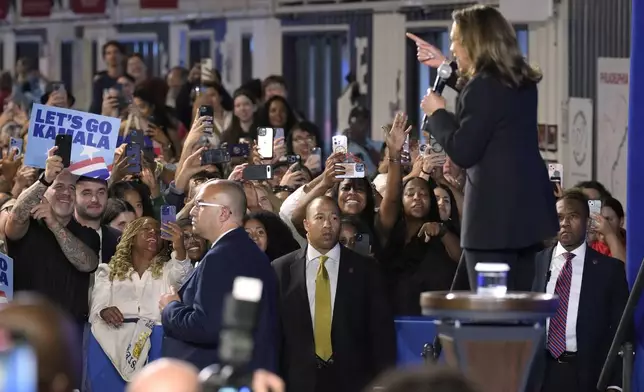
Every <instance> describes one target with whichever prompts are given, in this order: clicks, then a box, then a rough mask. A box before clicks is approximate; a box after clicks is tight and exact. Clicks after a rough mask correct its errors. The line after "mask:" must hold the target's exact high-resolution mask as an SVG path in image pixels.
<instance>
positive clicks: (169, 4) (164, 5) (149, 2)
mask: <svg viewBox="0 0 644 392" xmlns="http://www.w3.org/2000/svg"><path fill="white" fill-rule="evenodd" d="M140 1H141V8H154V9H177V8H179V0H140Z"/></svg>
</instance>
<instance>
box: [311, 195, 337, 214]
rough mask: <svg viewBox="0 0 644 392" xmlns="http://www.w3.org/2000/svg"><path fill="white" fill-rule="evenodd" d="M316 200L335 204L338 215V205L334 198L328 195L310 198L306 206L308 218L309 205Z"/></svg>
mask: <svg viewBox="0 0 644 392" xmlns="http://www.w3.org/2000/svg"><path fill="white" fill-rule="evenodd" d="M316 201H319V202H328V203H331V204H333V205H334V206H335V209H336V212H337V213H338V215H340V207H338V203H337V202H336V201H335V200H333V199H332V198H331V197H329V196H318V197H316V198H315V199H313V200H311V202H310V203H309V204H308V205H307V206H306V216H307V218H308V215H309V210H310V209H311V206H312V205H313V203H314V202H316Z"/></svg>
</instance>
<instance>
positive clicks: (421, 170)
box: [420, 169, 432, 176]
mask: <svg viewBox="0 0 644 392" xmlns="http://www.w3.org/2000/svg"><path fill="white" fill-rule="evenodd" d="M420 172H421V173H422V174H427V175H428V176H431V175H432V173H427V172H426V171H425V170H423V169H420Z"/></svg>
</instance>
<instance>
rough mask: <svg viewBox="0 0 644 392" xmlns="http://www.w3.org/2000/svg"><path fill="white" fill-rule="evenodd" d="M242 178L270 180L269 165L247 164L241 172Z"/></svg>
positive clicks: (271, 174)
mask: <svg viewBox="0 0 644 392" xmlns="http://www.w3.org/2000/svg"><path fill="white" fill-rule="evenodd" d="M242 177H243V178H244V180H251V181H252V180H270V179H271V178H273V171H272V170H271V165H249V166H246V167H245V168H244V171H243V172H242Z"/></svg>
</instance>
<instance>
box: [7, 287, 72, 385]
mask: <svg viewBox="0 0 644 392" xmlns="http://www.w3.org/2000/svg"><path fill="white" fill-rule="evenodd" d="M0 329H1V330H5V331H10V332H12V333H14V334H17V335H20V336H23V337H24V338H25V339H26V341H27V342H28V344H29V345H30V346H31V347H32V348H33V350H34V353H35V354H36V361H37V366H38V390H39V391H47V392H71V391H72V390H73V389H74V387H75V386H76V385H80V374H81V371H80V370H81V358H80V356H78V355H76V354H77V353H78V354H80V351H81V350H80V349H79V348H78V347H77V346H78V338H77V336H78V332H77V331H76V325H75V323H73V322H72V321H71V319H70V318H69V317H67V315H66V314H64V313H63V312H62V311H61V310H59V308H58V307H57V306H56V305H54V304H53V303H51V302H50V301H49V300H47V299H46V298H44V297H40V296H38V295H35V294H29V293H22V294H19V295H18V296H16V297H15V298H14V301H13V302H11V303H9V304H7V305H3V306H2V307H0Z"/></svg>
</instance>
